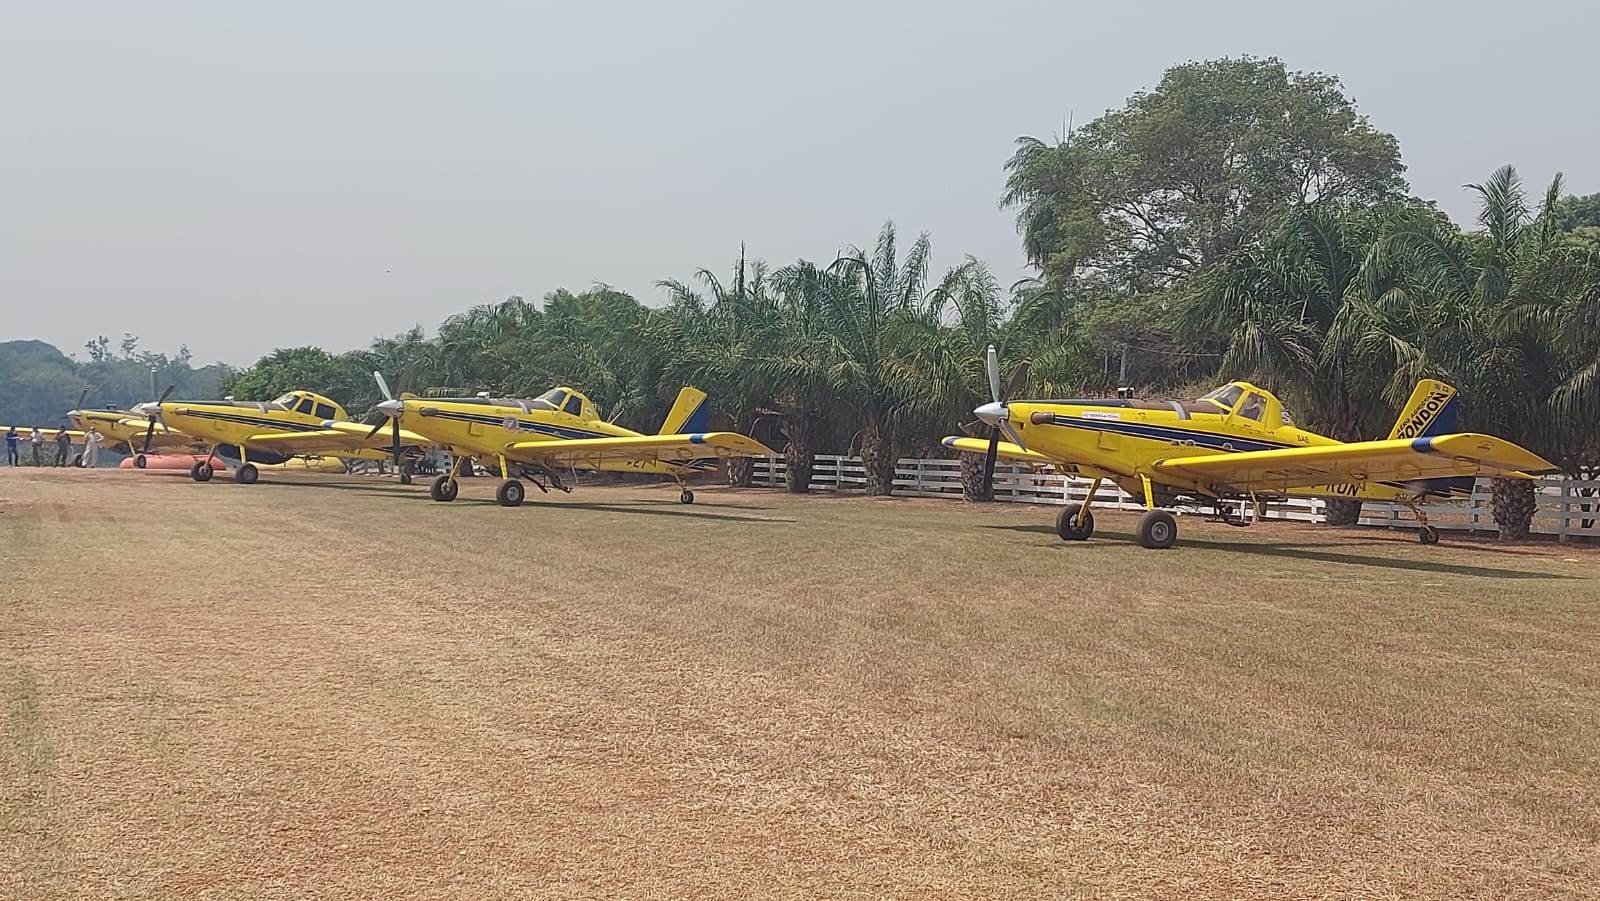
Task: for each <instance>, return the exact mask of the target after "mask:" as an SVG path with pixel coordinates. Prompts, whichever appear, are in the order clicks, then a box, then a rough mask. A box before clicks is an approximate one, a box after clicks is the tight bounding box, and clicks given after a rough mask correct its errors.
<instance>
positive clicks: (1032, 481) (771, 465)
mask: <svg viewBox="0 0 1600 901" xmlns="http://www.w3.org/2000/svg"><path fill="white" fill-rule="evenodd" d="M754 470H755V471H754V474H753V479H752V483H753V484H755V485H758V486H765V487H777V486H781V485H783V484H784V480H785V476H786V474H787V472H788V466H787V464H786V463H785V462H784V459H783V458H782V457H757V458H756V459H755V467H754ZM1090 484H1091V482H1090V480H1088V479H1081V478H1074V477H1071V476H1063V475H1059V474H1055V473H1040V472H1035V471H1034V470H1032V469H1030V468H1029V467H1027V466H1024V465H1021V464H1015V463H999V464H996V465H995V468H994V499H995V500H996V501H999V502H1001V503H1011V504H1067V503H1082V502H1083V498H1084V495H1085V494H1087V493H1088V491H1089V485H1090ZM866 486H867V478H866V470H865V469H864V468H863V467H862V465H861V458H860V457H841V456H834V455H818V456H817V459H816V465H815V467H814V468H813V469H812V471H811V490H812V491H835V492H839V493H843V494H851V493H861V492H865V491H866ZM894 491H895V494H897V495H899V496H902V497H933V498H954V499H957V500H959V499H960V498H961V496H962V493H961V463H960V461H959V460H945V459H902V460H900V461H898V462H897V463H896V465H895V480H894ZM1537 491H1538V510H1537V512H1535V513H1534V516H1533V531H1534V532H1535V533H1537V534H1541V535H1556V536H1558V537H1559V539H1560V540H1561V541H1563V542H1564V541H1567V540H1568V539H1570V538H1600V496H1597V494H1596V492H1597V491H1600V481H1591V480H1587V479H1569V478H1564V477H1548V478H1543V479H1540V480H1539V482H1538V487H1537ZM1094 506H1095V508H1097V509H1110V510H1141V509H1143V504H1141V503H1140V502H1138V501H1136V500H1134V498H1132V497H1131V496H1129V495H1128V494H1127V493H1125V492H1123V491H1122V490H1121V489H1119V488H1117V487H1116V486H1114V485H1109V484H1108V485H1105V486H1102V488H1101V489H1100V493H1099V494H1098V495H1097V496H1096V498H1095V503H1094ZM1241 506H1242V508H1244V509H1243V511H1242V512H1243V513H1244V514H1245V515H1247V516H1248V515H1252V512H1251V511H1250V510H1249V505H1248V504H1242V505H1241ZM1324 506H1325V504H1324V503H1323V502H1322V501H1321V500H1318V499H1315V498H1287V499H1284V500H1281V501H1274V502H1272V503H1269V504H1267V505H1266V509H1265V510H1264V511H1263V513H1264V517H1263V518H1265V519H1269V520H1296V521H1301V522H1319V521H1321V519H1322V514H1323V508H1324ZM1421 509H1422V510H1423V511H1424V512H1425V513H1427V514H1428V517H1429V522H1430V523H1431V524H1432V525H1434V526H1437V527H1438V528H1439V529H1441V530H1445V529H1453V530H1457V531H1472V532H1495V531H1498V529H1497V528H1496V526H1495V523H1494V515H1493V513H1492V511H1491V509H1490V504H1489V481H1488V480H1487V479H1479V480H1478V482H1477V484H1476V485H1475V486H1474V487H1473V491H1472V496H1471V497H1470V498H1462V499H1459V500H1439V501H1436V502H1434V503H1428V504H1422V505H1421ZM1414 521H1415V520H1414V518H1413V517H1412V515H1411V511H1410V510H1409V509H1407V508H1406V507H1404V506H1402V505H1400V504H1392V503H1385V502H1381V501H1367V502H1365V503H1363V504H1362V506H1361V524H1362V525H1367V526H1389V527H1391V528H1393V527H1404V528H1409V527H1411V525H1412V524H1413V523H1414Z"/></svg>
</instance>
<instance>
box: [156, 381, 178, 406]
mask: <svg viewBox="0 0 1600 901" xmlns="http://www.w3.org/2000/svg"><path fill="white" fill-rule="evenodd" d="M176 387H178V386H177V385H168V386H167V390H165V391H163V392H161V397H160V399H159V400H157V401H156V403H158V404H164V403H166V402H167V398H169V397H171V396H172V389H174V388H176Z"/></svg>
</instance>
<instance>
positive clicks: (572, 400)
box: [566, 394, 583, 416]
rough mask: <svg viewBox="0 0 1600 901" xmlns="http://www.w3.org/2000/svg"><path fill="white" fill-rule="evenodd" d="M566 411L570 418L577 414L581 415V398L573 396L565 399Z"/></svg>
mask: <svg viewBox="0 0 1600 901" xmlns="http://www.w3.org/2000/svg"><path fill="white" fill-rule="evenodd" d="M566 410H567V413H569V414H570V415H572V416H577V415H578V414H580V413H582V412H583V398H581V397H579V396H578V395H576V394H574V395H572V396H571V397H569V398H567V406H566Z"/></svg>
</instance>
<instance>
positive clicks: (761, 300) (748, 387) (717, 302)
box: [659, 244, 781, 488]
mask: <svg viewBox="0 0 1600 901" xmlns="http://www.w3.org/2000/svg"><path fill="white" fill-rule="evenodd" d="M695 279H696V280H697V281H699V282H700V283H701V284H702V285H703V286H704V287H705V288H706V290H707V291H708V292H709V293H710V295H711V301H710V303H707V302H706V301H705V299H704V298H703V297H701V295H699V294H698V293H696V292H695V291H694V290H693V289H691V288H690V287H689V286H688V285H686V284H684V283H682V282H679V281H673V280H668V281H663V282H660V283H659V284H660V286H661V287H663V288H666V289H667V291H668V294H669V296H670V297H671V304H670V305H669V306H668V307H667V308H666V309H665V310H663V311H662V313H661V316H660V320H659V321H660V335H661V340H662V342H663V345H664V347H666V348H667V349H668V355H669V363H668V370H669V371H670V372H672V373H673V374H675V375H677V376H678V377H680V378H682V379H685V380H688V381H691V382H694V383H696V384H698V385H699V386H700V387H701V388H703V389H704V390H706V391H707V392H709V393H711V394H712V396H713V398H715V401H716V406H717V407H719V408H721V409H723V410H726V411H728V418H729V419H730V420H731V421H732V424H733V428H734V430H735V431H738V432H740V433H743V434H749V433H750V431H751V430H752V429H753V428H754V427H755V424H756V419H757V417H758V416H759V415H760V413H761V408H762V407H764V406H766V405H768V404H769V403H770V401H771V398H772V395H773V387H772V382H771V379H770V378H769V376H768V371H767V370H766V369H764V368H763V367H761V366H758V365H756V361H758V360H761V359H763V358H764V357H767V356H770V352H771V351H772V350H773V348H774V345H775V343H776V342H777V339H778V330H779V326H780V312H781V308H780V304H779V302H778V299H777V298H775V297H774V296H772V294H771V293H770V292H769V291H768V287H769V284H768V278H767V266H766V264H765V263H763V262H761V261H760V260H756V261H754V262H753V263H747V262H746V259H745V249H744V245H742V244H741V245H740V246H739V260H738V263H737V264H736V265H735V267H734V273H733V280H732V281H731V282H730V283H729V284H728V285H724V284H723V283H722V281H721V280H720V279H718V278H717V276H716V275H715V274H713V273H712V272H711V271H710V270H708V269H701V270H699V271H698V272H696V273H695ZM753 469H754V461H753V460H751V459H750V458H748V457H741V458H738V459H734V460H730V461H728V484H729V485H732V486H733V487H736V488H746V487H749V485H750V480H751V475H752V471H753Z"/></svg>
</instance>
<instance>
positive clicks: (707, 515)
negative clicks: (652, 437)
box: [452, 497, 795, 523]
mask: <svg viewBox="0 0 1600 901" xmlns="http://www.w3.org/2000/svg"><path fill="white" fill-rule="evenodd" d="M452 503H454V504H456V505H457V506H472V507H498V506H499V504H498V503H497V502H496V501H495V500H494V499H493V498H487V497H463V498H458V499H456V500H455V501H452ZM522 506H524V507H538V508H540V509H542V510H589V511H593V512H597V513H623V514H626V515H628V516H680V517H684V518H687V519H714V520H721V521H723V522H772V523H785V522H794V521H795V520H794V519H791V518H789V517H778V516H740V515H739V514H737V513H718V512H715V511H717V510H723V509H728V510H764V509H766V508H765V507H750V506H744V505H738V506H734V505H723V504H680V503H678V502H677V501H634V502H630V503H626V504H604V503H591V502H585V501H560V500H548V501H541V500H539V499H536V498H532V497H530V498H528V499H527V500H526V501H524V502H523V504H522Z"/></svg>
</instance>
